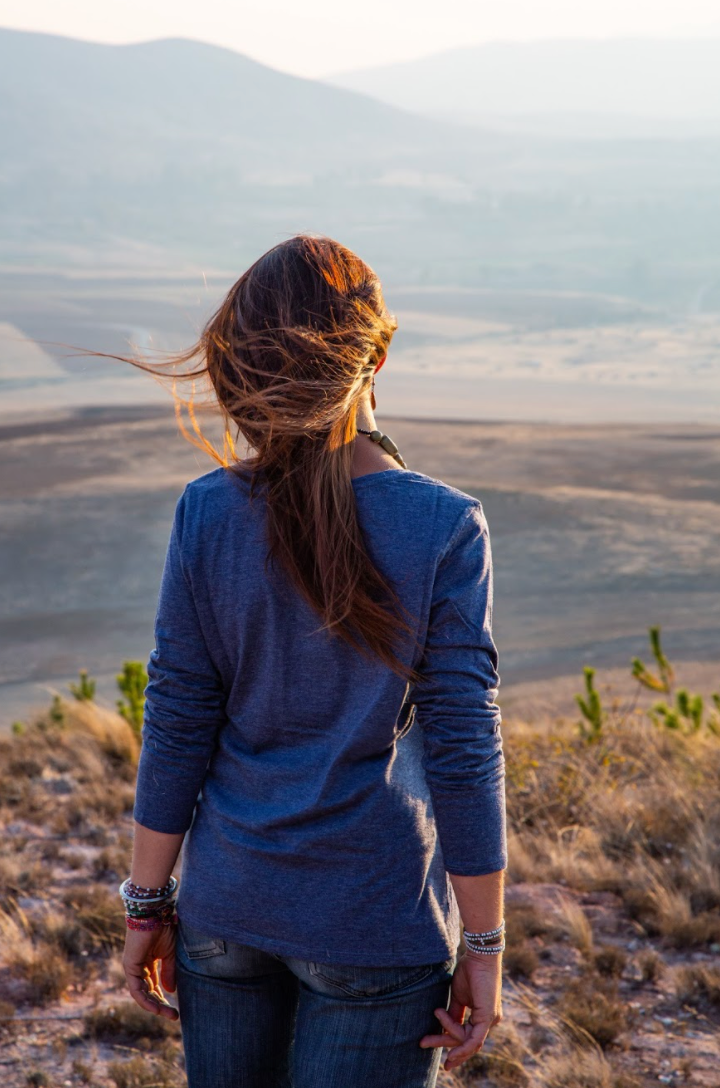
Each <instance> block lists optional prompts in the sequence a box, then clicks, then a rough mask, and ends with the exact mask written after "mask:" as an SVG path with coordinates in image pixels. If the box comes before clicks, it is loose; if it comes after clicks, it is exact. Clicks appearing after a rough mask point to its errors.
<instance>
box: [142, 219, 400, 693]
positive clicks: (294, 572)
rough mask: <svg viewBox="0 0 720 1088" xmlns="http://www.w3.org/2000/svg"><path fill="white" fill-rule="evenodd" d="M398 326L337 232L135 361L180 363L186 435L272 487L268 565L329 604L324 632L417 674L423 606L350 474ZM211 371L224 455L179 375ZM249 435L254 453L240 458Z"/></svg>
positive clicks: (253, 271) (299, 245)
mask: <svg viewBox="0 0 720 1088" xmlns="http://www.w3.org/2000/svg"><path fill="white" fill-rule="evenodd" d="M396 328H397V323H396V321H395V319H394V318H393V316H392V315H391V314H390V313H389V312H388V311H387V309H386V306H385V302H384V300H383V296H382V290H381V286H380V282H379V280H378V277H377V276H376V275H375V273H374V272H373V271H372V269H370V268H369V267H368V265H366V264H365V263H364V262H363V261H362V260H361V259H360V258H359V257H357V256H356V255H355V254H354V253H353V252H351V251H350V250H349V249H346V248H345V247H344V246H342V245H340V244H339V243H338V242H336V241H333V240H332V239H330V238H326V237H315V236H312V235H305V234H303V235H298V236H296V237H294V238H290V239H289V240H287V241H285V242H282V243H280V244H279V245H276V246H274V247H273V248H272V249H270V250H269V251H268V252H267V253H265V254H264V255H263V256H262V257H260V259H259V260H258V261H256V262H255V264H253V265H252V266H251V267H250V268H249V269H248V270H247V271H246V272H245V273H244V274H243V275H242V276H241V277H240V279H239V280H238V281H237V283H235V284H234V286H233V287H232V288H231V289H230V291H229V292H228V294H227V296H226V298H225V299H224V301H223V302H222V304H221V305H220V307H219V309H218V310H217V311H216V313H215V314H214V315H213V316H212V317H211V319H210V320H209V321H208V323H207V324H206V326H205V328H204V329H203V331H202V333H201V335H200V338H199V340H198V341H197V343H196V344H195V345H194V346H193V347H191V348H190V349H189V350H188V351H186V352H183V353H181V354H179V355H174V356H173V357H172V359H170V360H169V362H164V363H155V364H151V365H149V364H148V363H146V362H141V361H140V360H138V359H135V358H130V357H128V359H127V361H129V362H132V363H133V364H134V365H137V366H140V367H141V368H142V369H145V370H150V371H152V372H154V373H155V374H159V373H161V372H162V371H163V370H164V369H165V368H167V367H168V366H170V367H172V369H173V371H174V373H173V393H174V396H175V404H176V413H177V414H178V421H179V422H180V426H181V430H182V432H183V434H184V435H185V437H186V438H188V439H189V440H190V441H191V442H193V443H194V444H195V445H198V446H199V447H200V448H202V449H204V450H205V451H206V452H207V453H208V454H210V456H211V457H213V458H214V459H215V460H216V461H217V462H218V463H219V464H221V465H224V466H225V467H227V468H228V469H229V470H230V471H233V472H237V473H238V474H240V475H243V476H246V477H247V476H249V478H250V491H251V496H252V497H254V496H255V494H256V493H257V490H258V485H259V484H262V485H263V489H264V494H265V497H266V506H267V535H268V544H269V549H268V555H267V560H266V566H267V562H269V561H271V560H272V559H276V560H278V561H279V562H280V563H281V564H282V565H283V567H284V568H285V570H286V572H287V573H288V575H289V576H290V579H291V580H292V582H293V583H294V585H295V586H296V587H297V589H298V590H299V591H300V593H301V594H302V595H303V596H304V597H305V599H306V600H307V601H308V602H309V604H310V605H311V606H312V607H313V608H314V610H315V611H316V612H317V614H318V615H319V616H320V618H321V620H322V625H321V627H320V628H319V630H323V629H324V630H328V631H332V632H334V633H335V634H336V635H337V636H338V637H340V638H342V639H344V640H345V641H346V642H347V643H349V644H350V645H352V646H353V647H355V649H356V650H358V651H359V652H360V653H362V654H363V655H365V656H370V657H372V656H373V655H376V657H378V658H380V659H381V660H382V661H383V662H384V663H385V664H386V665H387V666H388V667H389V668H391V669H392V670H393V671H394V672H396V673H397V674H398V675H401V676H403V677H404V678H405V679H406V680H410V681H411V682H415V681H416V680H418V679H419V676H418V674H417V672H415V670H413V669H412V667H411V666H410V665H408V664H406V663H405V662H404V661H403V660H401V658H400V656H399V651H398V639H399V638H400V637H404V636H405V635H410V636H412V637H413V641H414V645H415V647H417V642H416V640H415V639H414V635H413V632H414V625H413V623H412V622H411V621H412V617H410V616H409V613H408V612H407V610H406V609H405V607H404V605H403V604H402V602H401V601H400V599H399V597H398V595H397V593H396V591H395V589H394V588H393V587H392V586H391V585H390V584H389V583H388V581H387V579H385V578H384V577H383V575H382V574H381V573H380V572H379V571H378V570H377V569H376V567H375V566H374V564H373V562H372V560H371V558H370V556H369V555H368V552H367V550H366V548H365V544H364V541H363V537H362V534H361V530H360V526H359V523H358V519H357V512H356V506H355V494H354V491H353V487H352V482H351V464H352V457H353V445H352V442H353V439H355V437H356V435H357V433H358V432H357V428H356V418H357V410H358V404H359V401H360V399H361V397H362V396H363V395H364V394H366V393H367V392H368V390H369V387H370V382H371V380H372V376H373V373H374V371H375V368H376V366H377V365H378V363H379V362H380V361H381V359H382V358H383V356H384V355H385V353H386V352H387V349H388V345H389V344H390V341H391V339H392V336H393V333H394V332H395V329H396ZM193 363H194V364H195V365H194V366H191V367H190V369H187V368H186V369H184V370H182V367H183V366H187V364H193ZM178 368H180V370H179V369H178ZM202 376H207V378H209V381H210V383H211V385H212V389H213V391H214V394H215V396H216V398H217V401H218V403H219V405H220V409H221V412H222V416H223V423H224V436H223V447H224V448H223V452H222V453H219V452H218V450H216V449H215V447H214V446H213V445H212V443H211V442H209V441H208V440H207V438H206V437H205V436H204V435H203V433H202V430H201V428H200V427H199V424H198V421H197V416H196V414H195V412H194V411H193V407H192V400H190V401H189V402H187V401H182V399H181V398H179V397H178V395H177V392H176V388H175V383H176V381H178V380H186V379H190V380H193V382H194V380H195V379H196V378H199V377H202ZM193 388H194V386H193ZM183 403H184V404H185V406H186V407H187V409H188V412H189V416H190V419H191V421H192V426H193V430H194V436H193V435H191V434H190V433H189V432H188V431H187V429H186V428H185V426H184V424H183V422H182V416H181V412H180V411H179V408H180V405H181V404H183ZM233 432H234V437H233ZM239 434H242V435H243V437H244V439H245V441H246V442H247V444H248V446H249V447H251V449H252V450H253V451H254V456H252V457H251V458H248V459H246V460H245V461H244V462H243V463H242V464H241V463H240V459H239V457H238V455H237V453H236V447H235V439H236V438H237V436H238V435H239Z"/></svg>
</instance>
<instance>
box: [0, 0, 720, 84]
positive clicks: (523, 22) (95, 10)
mask: <svg viewBox="0 0 720 1088" xmlns="http://www.w3.org/2000/svg"><path fill="white" fill-rule="evenodd" d="M439 12H441V17H440V16H439V14H438V13H439ZM0 26H11V27H19V28H22V29H25V30H45V31H49V32H51V33H55V34H66V35H68V36H69V37H77V38H88V39H90V40H93V41H106V42H129V41H143V40H146V39H148V38H161V37H186V38H199V39H200V40H202V41H208V42H215V43H216V44H219V45H226V46H229V47H230V48H231V49H236V50H238V51H239V52H241V53H247V54H248V55H249V56H251V57H255V58H256V59H257V60H260V61H263V63H265V64H271V65H273V66H274V67H276V68H282V69H284V70H285V71H289V72H295V73H297V74H298V75H306V76H321V75H326V74H329V73H331V72H336V71H341V70H344V69H348V68H361V67H365V66H368V65H372V64H382V63H385V62H387V61H393V60H406V59H410V58H412V57H418V56H422V55H424V54H426V53H432V52H436V51H437V50H440V49H449V48H451V47H452V46H456V45H469V44H472V43H475V42H481V41H492V40H498V39H504V40H508V39H510V40H519V39H531V38H548V37H552V38H558V37H560V38H571V37H583V38H587V37H592V38H598V37H619V36H629V35H633V36H637V35H643V36H647V35H650V36H652V35H655V36H663V37H670V36H683V37H688V36H691V35H695V34H702V33H703V32H705V33H708V32H710V33H712V34H713V36H720V5H719V4H718V0H542V2H540V0H501V2H498V0H443V2H442V3H441V4H438V3H437V0H433V2H429V0H355V2H353V0H201V2H198V0H0Z"/></svg>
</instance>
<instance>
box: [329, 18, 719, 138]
mask: <svg viewBox="0 0 720 1088" xmlns="http://www.w3.org/2000/svg"><path fill="white" fill-rule="evenodd" d="M327 82H329V83H331V84H332V85H334V86H338V87H345V88H349V89H351V90H354V91H364V92H365V93H366V94H371V95H373V96H374V97H375V98H377V99H380V100H381V101H384V102H388V103H390V104H391V105H393V106H397V107H399V108H401V109H409V110H415V111H416V112H418V113H422V114H426V115H428V116H436V117H455V118H458V119H461V120H463V121H477V120H478V119H480V120H483V119H485V120H486V121H488V120H490V121H493V122H500V121H501V120H503V119H504V121H505V126H504V127H513V128H519V127H526V128H533V127H535V126H537V127H538V129H539V130H540V129H542V128H544V130H545V131H553V132H556V133H560V134H568V133H572V134H574V135H581V134H582V132H583V131H584V132H585V134H586V135H592V133H593V127H594V125H595V124H599V126H600V129H601V132H602V134H603V135H606V136H608V135H620V136H622V135H636V134H637V133H638V132H640V131H642V128H643V126H642V125H641V124H639V122H640V121H645V122H647V124H648V125H649V126H650V131H651V132H652V135H655V136H661V135H663V131H664V130H663V128H662V125H663V122H665V123H666V125H667V126H668V129H669V131H670V132H671V133H673V134H677V133H679V132H680V123H681V122H682V121H683V120H684V119H694V121H695V129H694V131H696V132H697V131H711V130H713V131H716V132H717V131H720V38H716V39H707V40H704V39H697V40H693V39H686V40H678V39H675V40H664V39H643V38H628V39H609V40H604V41H592V40H569V39H568V40H561V41H534V42H489V43H486V44H483V45H475V46H467V47H464V48H460V49H452V50H448V51H447V52H443V53H435V54H432V55H431V56H428V57H423V58H421V59H420V60H414V61H407V62H405V63H402V64H389V65H383V66H380V67H375V68H366V69H361V70H358V71H352V72H340V73H338V74H336V75H331V76H329V77H328V79H327ZM573 118H575V122H574V123H573V120H572V119H573ZM511 119H512V120H513V121H514V124H512V125H510V124H509V121H510V120H511ZM701 122H702V124H701ZM665 131H667V130H665Z"/></svg>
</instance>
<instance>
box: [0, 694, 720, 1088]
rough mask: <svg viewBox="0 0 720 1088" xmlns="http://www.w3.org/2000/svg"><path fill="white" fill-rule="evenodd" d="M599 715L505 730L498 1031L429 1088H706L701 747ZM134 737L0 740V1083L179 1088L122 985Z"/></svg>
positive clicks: (713, 739) (160, 1030)
mask: <svg viewBox="0 0 720 1088" xmlns="http://www.w3.org/2000/svg"><path fill="white" fill-rule="evenodd" d="M709 720H710V719H709V718H707V719H706V722H705V723H704V724H703V726H702V727H701V728H700V729H699V730H698V731H696V732H695V733H693V734H692V735H685V734H684V732H683V731H682V730H680V731H674V732H673V731H669V730H666V729H663V728H661V727H658V726H657V725H653V724H652V723H651V722H649V721H648V719H647V716H646V714H645V713H640V712H637V711H629V710H627V709H625V710H623V709H622V708H620V707H617V706H615V707H614V708H613V707H611V708H609V709H608V711H607V713H606V716H605V719H604V721H603V726H602V729H601V732H600V735H599V736H598V738H597V739H596V740H595V741H594V742H589V741H588V740H587V739H586V738H584V737H583V736H582V735H581V733H580V731H579V729H578V727H577V723H576V722H575V721H573V720H571V719H554V720H552V719H548V720H546V721H544V722H539V721H533V722H532V723H526V722H523V721H522V720H520V719H519V718H513V719H508V720H506V722H505V736H506V751H507V756H508V810H509V817H510V831H511V833H510V851H511V862H510V870H509V874H508V875H509V886H508V893H507V918H508V949H507V952H506V956H505V968H506V975H507V978H506V984H505V999H504V1002H505V1019H504V1022H503V1023H502V1024H501V1025H500V1026H499V1027H498V1028H496V1029H495V1031H494V1032H493V1033H492V1035H491V1037H490V1040H489V1042H488V1044H487V1046H486V1048H485V1050H484V1051H483V1052H482V1053H481V1054H479V1055H478V1056H476V1057H475V1058H474V1059H472V1060H471V1061H470V1062H468V1063H466V1065H465V1066H463V1067H462V1068H461V1069H460V1070H458V1071H456V1072H455V1073H454V1074H445V1073H442V1074H441V1076H440V1080H439V1082H438V1083H439V1085H441V1086H442V1088H460V1086H467V1088H471V1086H479V1085H489V1086H497V1088H646V1086H650V1085H657V1084H658V1083H660V1084H671V1085H691V1086H695V1088H718V1085H720V865H719V860H720V858H719V854H720V835H718V831H720V797H719V796H718V791H717V781H718V773H719V772H720V738H718V736H716V735H715V734H714V733H713V732H712V731H711V730H710V729H709V728H708V727H707V721H709ZM137 754H138V740H137V737H136V735H135V733H134V731H133V729H132V728H131V727H130V726H129V725H128V724H127V723H126V722H125V721H124V719H123V718H121V717H119V716H118V715H117V714H115V713H114V712H112V711H109V710H106V709H103V708H101V707H99V706H97V705H95V703H93V702H81V701H76V700H75V699H72V698H70V699H68V700H62V701H59V702H58V701H56V703H55V705H54V707H53V708H52V709H51V710H50V711H49V712H48V713H47V714H45V715H44V716H41V717H39V718H38V719H37V721H35V722H33V723H31V724H29V725H27V726H26V727H25V729H24V731H19V730H18V731H17V732H16V735H14V736H11V737H8V738H6V739H5V740H3V741H2V742H1V743H0V821H1V823H2V827H3V838H2V847H1V853H0V899H1V901H2V907H1V909H0V938H1V947H2V951H1V954H0V1082H1V1083H2V1084H3V1085H4V1086H6V1088H25V1086H27V1085H36V1086H42V1085H46V1086H52V1088H55V1086H60V1085H62V1086H72V1085H83V1084H84V1085H93V1086H95V1088H151V1086H152V1088H181V1086H182V1085H183V1084H184V1075H183V1071H182V1052H181V1046H180V1039H179V1029H178V1027H177V1025H176V1024H171V1023H169V1022H168V1021H165V1020H160V1019H158V1018H155V1017H152V1016H149V1015H147V1014H145V1013H143V1012H142V1011H141V1010H139V1009H138V1008H137V1007H136V1006H135V1005H133V1004H132V1003H131V1002H130V1001H129V999H128V998H127V996H126V994H125V991H124V986H123V976H122V971H121V968H120V959H119V953H120V949H121V945H122V939H123V918H122V913H121V911H120V909H119V901H118V898H117V894H116V889H117V884H118V881H119V880H120V879H121V878H122V877H123V876H124V875H125V874H126V873H127V871H128V862H129V851H130V845H131V831H132V821H131V806H132V799H133V781H134V773H135V765H136V761H137Z"/></svg>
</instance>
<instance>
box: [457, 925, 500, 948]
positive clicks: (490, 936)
mask: <svg viewBox="0 0 720 1088" xmlns="http://www.w3.org/2000/svg"><path fill="white" fill-rule="evenodd" d="M504 932H505V920H504V919H503V921H502V922H501V923H500V925H499V926H498V927H497V928H496V929H489V930H488V931H487V933H470V932H469V931H468V930H467V929H463V937H469V938H470V940H471V941H480V942H481V943H483V944H484V943H485V942H486V941H489V940H497V938H498V937H499V936H500V935H501V934H502V933H504Z"/></svg>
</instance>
